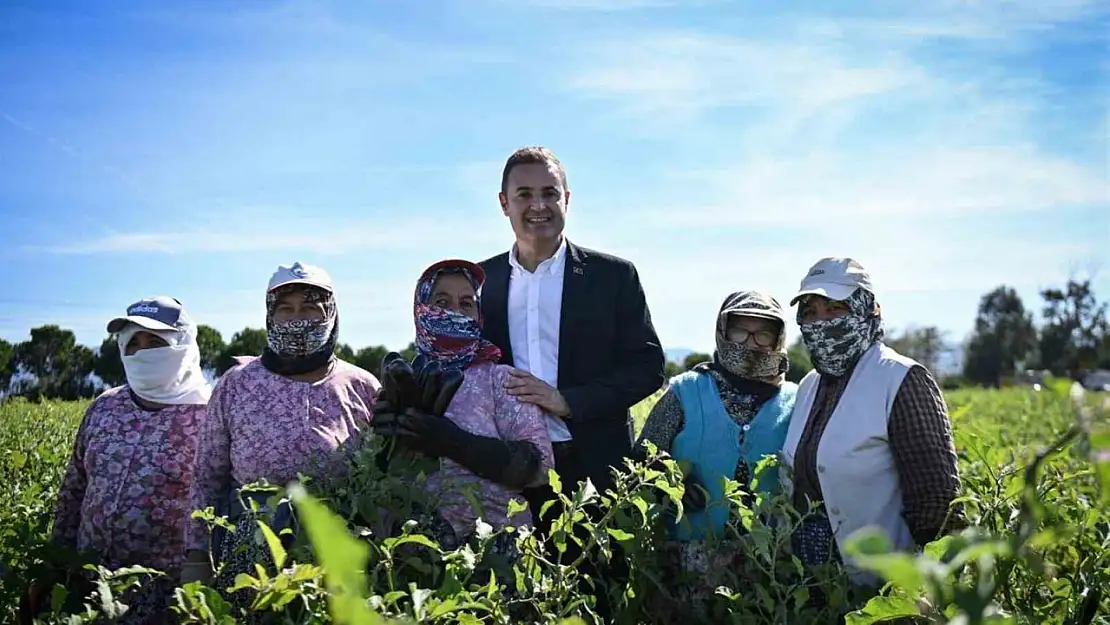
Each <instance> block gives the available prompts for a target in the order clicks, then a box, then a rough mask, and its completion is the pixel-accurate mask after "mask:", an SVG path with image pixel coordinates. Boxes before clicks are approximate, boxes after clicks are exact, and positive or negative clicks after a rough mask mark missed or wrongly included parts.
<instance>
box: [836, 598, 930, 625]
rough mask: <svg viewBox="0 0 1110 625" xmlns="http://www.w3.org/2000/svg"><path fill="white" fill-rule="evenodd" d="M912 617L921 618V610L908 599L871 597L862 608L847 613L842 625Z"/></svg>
mask: <svg viewBox="0 0 1110 625" xmlns="http://www.w3.org/2000/svg"><path fill="white" fill-rule="evenodd" d="M913 616H921V610H920V609H919V608H918V607H917V603H916V602H914V601H913V600H912V599H910V598H909V597H905V596H881V597H873V598H872V599H871V600H870V601H868V602H867V605H865V606H863V608H861V609H859V610H856V611H855V612H849V613H848V614H847V615H846V616H845V617H844V625H870V623H885V622H889V621H893V620H896V619H901V618H909V617H913Z"/></svg>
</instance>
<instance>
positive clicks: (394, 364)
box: [380, 352, 421, 412]
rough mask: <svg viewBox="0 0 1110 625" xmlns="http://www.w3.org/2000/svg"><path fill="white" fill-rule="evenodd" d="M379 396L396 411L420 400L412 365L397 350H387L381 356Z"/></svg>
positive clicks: (416, 403)
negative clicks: (380, 390)
mask: <svg viewBox="0 0 1110 625" xmlns="http://www.w3.org/2000/svg"><path fill="white" fill-rule="evenodd" d="M380 371H381V383H382V392H381V397H382V399H383V400H384V401H387V402H389V404H390V405H391V406H392V407H393V409H394V410H395V411H397V412H404V411H405V409H407V408H410V407H413V406H417V405H419V403H420V400H421V389H420V388H419V387H418V386H417V384H416V374H415V373H414V372H413V370H412V366H411V365H409V363H408V362H406V361H405V359H404V358H402V357H401V355H400V354H398V353H397V352H389V353H388V354H386V355H385V357H384V358H382V364H381V369H380Z"/></svg>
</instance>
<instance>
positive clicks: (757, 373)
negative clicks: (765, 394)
mask: <svg viewBox="0 0 1110 625" xmlns="http://www.w3.org/2000/svg"><path fill="white" fill-rule="evenodd" d="M733 315H739V316H749V317H758V318H762V319H770V320H772V321H777V322H778V324H779V333H778V338H777V339H776V340H775V343H774V344H773V345H771V346H770V347H769V348H767V351H762V350H757V349H752V348H750V347H748V346H747V345H746V344H744V343H736V342H733V341H730V340H728V320H729V317H731V316H733ZM716 339H717V351H716V353H714V354H713V360H714V363H715V364H717V365H718V366H719V367H720V368H723V369H724V370H726V371H728V372H729V373H731V374H733V375H736V376H738V377H740V378H744V379H747V380H756V381H759V382H764V383H766V384H772V385H774V386H781V385H782V383H783V381H785V380H786V371H787V369H788V368H789V366H790V363H789V359H788V358H787V355H786V318H785V314H784V313H783V310H782V306H781V305H780V304H779V303H778V301H777V300H776V299H775V298H773V297H771V296H770V295H766V294H764V293H759V292H757V291H740V292H737V293H733V294H731V295H729V296H728V297H726V298H725V301H724V303H723V304H721V309H720V312H718V314H717V330H716Z"/></svg>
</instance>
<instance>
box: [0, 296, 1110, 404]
mask: <svg viewBox="0 0 1110 625" xmlns="http://www.w3.org/2000/svg"><path fill="white" fill-rule="evenodd" d="M1041 298H1042V299H1043V300H1044V301H1043V311H1042V315H1041V317H1042V319H1043V321H1042V324H1041V325H1040V327H1038V326H1037V325H1036V324H1035V323H1034V321H1033V315H1032V313H1030V312H1029V311H1027V310H1026V308H1025V305H1024V303H1023V302H1022V300H1021V297H1019V296H1018V294H1017V292H1016V291H1014V289H1012V288H1010V287H1007V286H1000V287H998V288H996V289H995V290H993V291H991V292H990V293H987V294H986V295H984V296H983V297H982V299H981V301H980V303H979V311H978V315H977V317H976V319H975V328H974V330H973V331H972V333H971V335H970V337H969V338H968V340H967V342H966V344H964V345H963V346H962V352H963V371H962V373H963V376H962V378H953V377H951V376H949V377H948V379H947V381H946V385H947V386H953V385H957V384H961V383H972V384H978V385H984V386H998V385H1000V384H1003V383H1005V382H1006V381H1007V380H1010V379H1012V378H1013V377H1014V376H1015V374H1018V373H1020V372H1022V371H1024V370H1027V369H1035V370H1045V371H1049V372H1051V373H1052V374H1053V375H1057V376H1070V377H1078V376H1079V375H1080V374H1081V373H1082V372H1084V371H1088V370H1091V369H1096V368H1105V369H1110V322H1108V320H1107V303H1106V302H1099V301H1098V300H1097V298H1096V297H1095V294H1094V292H1093V290H1092V288H1091V283H1090V281H1089V280H1087V281H1077V280H1069V281H1068V283H1067V284H1066V285H1065V286H1064V287H1063V288H1059V289H1056V288H1052V289H1046V290H1044V291H1042V292H1041ZM885 340H886V343H887V344H888V345H890V346H891V347H893V348H895V349H897V350H898V351H899V352H901V353H903V354H905V355H907V356H909V357H911V358H914V359H915V360H917V361H918V362H920V363H922V364H924V365H925V366H927V367H929V369H930V370H932V371H937V370H938V369H939V368H940V365H941V364H942V360H944V359H946V358H949V357H951V358H952V359H953V360H955V359H956V355H957V353H958V352H959V351H961V346H957V345H953V344H952V343H950V342H949V341H948V340H947V338H946V336H945V333H943V332H941V331H940V330H938V329H937V328H936V327H932V326H926V327H922V328H909V329H905V330H902V331H901V332H889V333H888V335H887V338H886V339H885ZM197 343H198V345H199V347H200V355H201V366H202V367H204V369H205V370H206V371H208V372H209V373H210V374H211V375H213V376H219V375H222V374H223V372H225V371H227V370H228V369H230V368H231V367H232V366H233V365H234V364H235V357H237V356H243V355H257V354H260V353H262V349H263V348H264V347H265V346H266V332H265V330H262V329H256V328H245V329H243V330H241V331H239V332H236V333H235V334H234V335H232V337H231V340H230V341H227V342H225V341H224V339H223V337H222V336H221V335H220V333H219V331H218V330H216V329H215V328H212V327H209V326H204V325H202V326H200V327H199V328H198V333H197ZM387 351H388V348H386V347H385V346H382V345H376V346H372V347H364V348H362V349H359V350H357V351H356V350H355V349H353V348H352V347H351V346H350V345H346V344H340V345H339V346H338V347H337V348H336V353H337V355H338V356H339V358H342V359H343V360H346V361H347V362H350V363H353V364H355V365H358V366H360V367H362V368H363V369H366V370H367V371H370V372H372V373H374V374H375V375H377V374H378V365H379V363H381V360H382V357H384V356H385V354H386V353H387ZM402 354H404V355H405V357H406V358H409V359H411V358H412V357H413V354H414V348H413V345H412V344H411V343H410V344H409V345H408V346H407V347H406V348H405V350H404V351H402ZM789 354H790V371H789V373H788V374H787V377H788V378H789V379H790V380H793V381H798V380H800V379H801V378H802V377H803V376H804V375H805V374H806V373H807V372H808V371H809V370H810V369H811V368H812V365H811V364H810V359H809V354H808V353H807V352H806V349H805V345H804V344H802V342H801V340H800V338H799V340H796V341H795V342H794V344H793V345H791V346H790V349H789ZM709 359H710V355H709V354H704V353H693V354H690V355H688V356H687V357H686V358H685V360H684V361H683V362H681V363H675V362H669V363H667V376H668V377H670V376H672V375H675V374H677V373H679V372H681V371H684V370H688V369H690V368H692V367H693V366H694V365H696V364H698V363H700V362H704V361H706V360H709ZM124 381H125V377H124V372H123V364H122V363H121V362H120V358H119V348H118V346H117V344H116V341H115V339H114V338H112V337H108V338H105V339H104V342H103V343H101V345H100V348H99V349H96V350H93V349H90V348H88V347H85V346H84V345H79V344H78V343H77V339H76V337H75V336H74V334H73V332H71V331H69V330H66V329H64V328H60V327H58V326H56V325H46V326H41V327H38V328H34V329H33V330H31V337H30V340H27V341H24V342H22V343H18V344H15V345H12V344H11V343H8V342H6V341H4V340H0V391H4V390H6V391H7V393H6V394H8V395H23V396H26V397H29V398H31V399H69V400H72V399H78V398H83V397H91V396H93V395H94V394H95V393H96V391H97V389H98V388H99V387H101V386H103V385H107V386H115V385H118V384H122V383H123V382H124Z"/></svg>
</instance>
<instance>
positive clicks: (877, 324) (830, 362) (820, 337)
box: [798, 289, 883, 377]
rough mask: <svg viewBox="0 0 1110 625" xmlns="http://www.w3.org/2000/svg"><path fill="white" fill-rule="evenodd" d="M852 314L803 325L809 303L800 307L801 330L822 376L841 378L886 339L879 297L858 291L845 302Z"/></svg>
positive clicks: (807, 347)
mask: <svg viewBox="0 0 1110 625" xmlns="http://www.w3.org/2000/svg"><path fill="white" fill-rule="evenodd" d="M844 304H845V305H846V306H848V314H846V315H844V316H843V317H837V318H836V319H828V320H823V321H810V322H808V323H802V320H801V316H802V310H803V309H804V308H805V302H802V303H801V305H800V306H798V329H799V330H801V332H802V340H803V341H805V344H806V349H808V350H809V355H810V358H811V359H812V360H813V368H814V369H816V370H817V372H818V373H820V374H821V375H829V376H833V377H840V376H842V375H844V374H845V373H847V372H848V369H849V368H850V367H851V366H852V365H854V364H855V363H856V361H857V360H859V357H860V356H862V355H863V352H865V351H867V350H868V348H870V347H871V346H872V345H874V344H875V343H877V342H879V341H880V340H882V338H883V319H882V317H880V316H879V315H876V314H875V296H874V295H873V294H871V293H870V292H868V291H865V290H863V289H856V291H855V292H854V293H852V294H851V295H850V296H848V299H846V300H844Z"/></svg>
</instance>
